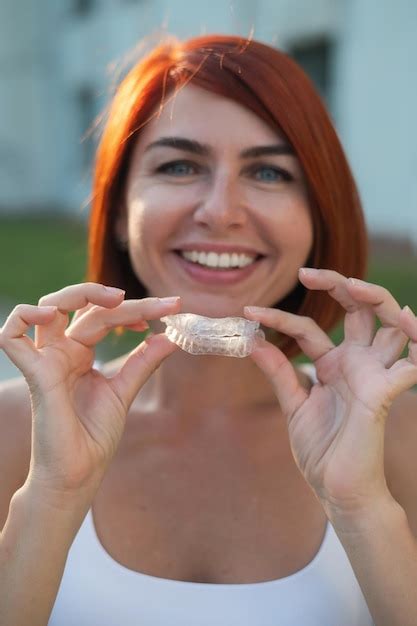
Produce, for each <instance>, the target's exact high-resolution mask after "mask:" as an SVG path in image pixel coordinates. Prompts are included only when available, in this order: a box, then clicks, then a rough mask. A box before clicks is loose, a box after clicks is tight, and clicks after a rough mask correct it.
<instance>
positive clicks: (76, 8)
mask: <svg viewBox="0 0 417 626" xmlns="http://www.w3.org/2000/svg"><path fill="white" fill-rule="evenodd" d="M94 4H95V1H94V0H72V12H73V13H75V14H76V15H79V16H81V17H83V16H85V15H88V14H89V13H91V11H92V10H93V8H94Z"/></svg>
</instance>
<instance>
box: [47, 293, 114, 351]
mask: <svg viewBox="0 0 417 626" xmlns="http://www.w3.org/2000/svg"><path fill="white" fill-rule="evenodd" d="M123 298H124V291H123V290H121V289H116V288H114V287H107V286H105V285H101V284H99V283H80V284H77V285H69V286H67V287H64V288H63V289H60V290H59V291H55V292H54V293H50V294H47V295H45V296H42V298H41V299H40V300H39V303H38V304H39V306H48V305H54V306H57V307H58V309H59V313H60V315H57V316H56V319H55V321H54V323H53V324H51V325H49V326H48V327H44V328H39V329H38V328H37V329H36V332H35V344H36V345H37V346H43V345H45V344H47V343H51V342H53V341H54V340H55V339H56V338H57V337H61V336H62V334H63V333H64V331H65V329H66V327H67V326H68V320H69V316H68V313H69V312H71V311H77V310H78V309H85V307H88V305H89V304H93V305H98V306H103V307H108V308H113V307H116V306H118V304H120V302H121V301H122V300H123Z"/></svg>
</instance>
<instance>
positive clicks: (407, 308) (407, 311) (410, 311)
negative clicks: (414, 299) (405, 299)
mask: <svg viewBox="0 0 417 626" xmlns="http://www.w3.org/2000/svg"><path fill="white" fill-rule="evenodd" d="M403 311H405V312H406V313H408V314H410V315H412V317H415V315H414V312H413V310H412V309H411V308H410V307H409V306H408V304H407V305H406V306H405V307H404V308H403Z"/></svg>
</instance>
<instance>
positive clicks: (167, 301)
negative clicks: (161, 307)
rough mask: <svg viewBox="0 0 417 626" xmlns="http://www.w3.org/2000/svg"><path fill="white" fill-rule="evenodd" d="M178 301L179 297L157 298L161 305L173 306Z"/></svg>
mask: <svg viewBox="0 0 417 626" xmlns="http://www.w3.org/2000/svg"><path fill="white" fill-rule="evenodd" d="M179 299H180V297H179V296H169V297H168V298H158V300H159V302H161V303H162V304H175V303H176V302H178V300H179Z"/></svg>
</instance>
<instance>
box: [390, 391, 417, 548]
mask: <svg viewBox="0 0 417 626" xmlns="http://www.w3.org/2000/svg"><path fill="white" fill-rule="evenodd" d="M385 472H386V477H387V483H388V487H389V489H390V491H391V493H392V495H393V496H394V498H395V499H396V500H397V502H399V503H400V504H401V506H402V507H403V509H404V510H405V512H406V513H407V516H408V520H409V523H410V526H411V529H412V530H413V532H414V534H415V536H416V537H417V393H415V392H414V391H407V392H406V393H403V394H401V395H400V396H399V397H398V398H397V399H396V400H395V401H394V403H393V404H392V407H391V410H390V413H389V416H388V419H387V424H386V430H385Z"/></svg>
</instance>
